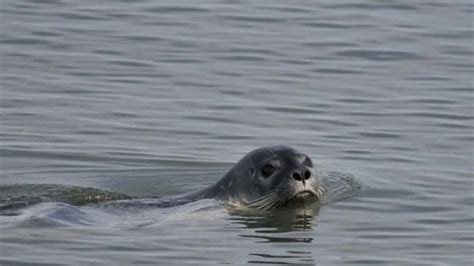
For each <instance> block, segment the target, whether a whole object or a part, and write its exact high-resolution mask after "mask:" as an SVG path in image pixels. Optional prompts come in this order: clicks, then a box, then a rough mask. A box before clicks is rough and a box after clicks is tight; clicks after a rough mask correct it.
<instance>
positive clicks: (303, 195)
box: [293, 190, 317, 199]
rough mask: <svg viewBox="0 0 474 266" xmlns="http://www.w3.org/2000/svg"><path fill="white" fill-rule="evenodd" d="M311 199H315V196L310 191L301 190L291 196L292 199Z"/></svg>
mask: <svg viewBox="0 0 474 266" xmlns="http://www.w3.org/2000/svg"><path fill="white" fill-rule="evenodd" d="M312 197H317V195H316V194H315V193H314V192H313V191H311V190H303V191H300V192H298V193H296V195H294V196H293V199H305V198H312Z"/></svg>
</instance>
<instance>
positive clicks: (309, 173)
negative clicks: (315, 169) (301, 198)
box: [303, 170, 311, 180]
mask: <svg viewBox="0 0 474 266" xmlns="http://www.w3.org/2000/svg"><path fill="white" fill-rule="evenodd" d="M303 177H304V179H306V180H308V179H309V178H310V177H311V171H308V170H306V171H304V172H303Z"/></svg>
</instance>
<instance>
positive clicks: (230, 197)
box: [176, 145, 324, 210]
mask: <svg viewBox="0 0 474 266" xmlns="http://www.w3.org/2000/svg"><path fill="white" fill-rule="evenodd" d="M313 167H314V166H313V162H312V160H311V159H310V158H309V156H308V155H306V154H304V153H301V152H299V151H297V150H296V149H294V148H291V147H288V146H283V145H280V146H272V147H264V148H259V149H256V150H253V151H251V152H250V153H248V154H247V155H246V156H244V157H243V158H242V159H241V160H240V161H238V162H237V163H236V164H235V165H234V167H232V168H231V169H230V170H229V171H228V172H227V174H225V175H224V177H222V178H221V179H220V180H219V181H217V182H216V183H215V184H213V185H211V186H209V187H207V188H205V189H203V190H200V191H197V192H194V193H190V194H185V195H183V196H181V197H176V199H181V200H183V199H187V200H189V201H195V200H200V199H207V198H214V199H217V200H219V201H225V202H227V203H229V204H231V205H241V206H242V205H243V206H246V207H249V208H255V209H259V210H271V209H275V208H279V207H282V206H285V205H287V204H289V203H291V202H300V203H311V202H316V201H317V200H318V199H320V198H321V197H322V196H323V194H324V189H323V187H322V186H321V182H320V178H319V176H318V175H316V173H315V170H314V168H313Z"/></svg>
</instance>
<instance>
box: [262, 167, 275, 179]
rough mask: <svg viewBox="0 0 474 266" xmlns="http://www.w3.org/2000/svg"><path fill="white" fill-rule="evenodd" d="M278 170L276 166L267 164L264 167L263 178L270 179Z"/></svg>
mask: <svg viewBox="0 0 474 266" xmlns="http://www.w3.org/2000/svg"><path fill="white" fill-rule="evenodd" d="M275 170H276V168H275V166H273V165H271V164H266V165H264V166H263V167H262V176H263V177H265V178H266V177H269V176H271V175H272V174H273V172H275Z"/></svg>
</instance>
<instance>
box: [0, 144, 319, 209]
mask: <svg viewBox="0 0 474 266" xmlns="http://www.w3.org/2000/svg"><path fill="white" fill-rule="evenodd" d="M0 191H2V189H0ZM3 191H4V194H5V195H6V196H5V197H6V198H5V199H3V200H2V197H0V211H1V210H8V209H11V208H14V207H15V208H21V207H22V206H23V207H24V206H28V205H31V204H35V203H39V202H44V201H50V202H51V201H53V202H55V201H56V202H58V201H59V202H65V203H69V204H73V205H85V204H97V203H99V204H100V206H104V207H106V206H112V207H113V206H115V207H124V208H128V207H130V208H134V207H137V208H138V209H139V208H140V207H172V206H177V205H183V204H186V203H189V202H193V201H197V200H201V199H216V200H218V201H221V202H224V203H225V204H228V205H229V206H231V207H237V208H239V207H244V209H247V208H250V209H257V210H272V209H276V208H280V207H283V206H286V205H289V204H290V203H298V204H300V203H303V204H307V203H315V202H317V201H319V202H322V200H321V198H322V197H323V195H325V194H326V189H325V185H324V182H323V184H322V182H321V179H320V176H318V175H317V174H316V171H315V169H314V166H313V162H312V161H311V159H310V158H309V156H308V155H306V154H304V153H301V152H299V151H297V150H296V149H294V148H291V147H288V146H283V145H280V146H272V147H264V148H259V149H256V150H253V151H251V152H250V153H248V154H247V155H246V156H244V157H243V158H242V159H241V160H240V161H238V162H237V163H236V164H235V165H234V166H233V167H232V168H231V169H230V170H229V171H228V172H227V173H226V174H225V175H224V176H223V177H222V178H221V179H220V180H218V181H217V182H216V183H214V184H213V185H210V186H209V187H207V188H204V189H202V190H199V191H196V192H191V193H188V194H183V195H178V196H173V197H165V198H149V199H143V198H142V199H137V198H136V197H133V196H129V195H126V194H122V193H115V192H109V191H105V190H100V189H94V188H82V187H74V186H72V187H70V186H62V185H47V184H37V185H36V184H35V185H13V186H4V187H3ZM5 191H7V192H8V191H9V192H10V193H5ZM325 198H326V197H325ZM2 206H3V207H2ZM245 207H246V208H245Z"/></svg>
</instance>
